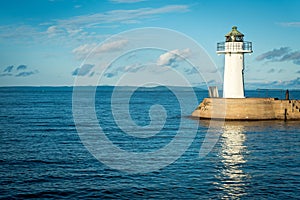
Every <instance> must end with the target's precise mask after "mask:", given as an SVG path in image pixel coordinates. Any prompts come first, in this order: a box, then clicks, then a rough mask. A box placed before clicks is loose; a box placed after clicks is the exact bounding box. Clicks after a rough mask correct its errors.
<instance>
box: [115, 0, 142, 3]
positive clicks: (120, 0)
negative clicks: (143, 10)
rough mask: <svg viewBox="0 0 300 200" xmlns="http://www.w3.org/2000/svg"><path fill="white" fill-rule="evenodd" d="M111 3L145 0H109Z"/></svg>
mask: <svg viewBox="0 0 300 200" xmlns="http://www.w3.org/2000/svg"><path fill="white" fill-rule="evenodd" d="M110 1H111V2H113V3H137V2H142V1H146V0H110Z"/></svg>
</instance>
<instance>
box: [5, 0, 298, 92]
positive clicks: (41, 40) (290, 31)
mask: <svg viewBox="0 0 300 200" xmlns="http://www.w3.org/2000/svg"><path fill="white" fill-rule="evenodd" d="M0 4H1V5H0V52H1V53H0V86H13V85H20V86H25V85H38V86H44V85H45V86H46V85H47V86H48V85H50V86H59V85H68V86H69V85H73V84H74V80H75V78H76V76H86V78H87V79H88V78H93V77H94V76H98V77H97V78H99V76H100V75H101V73H100V72H98V73H96V70H95V68H96V66H97V65H96V64H94V63H89V62H87V61H86V55H88V53H89V51H91V50H92V49H93V48H95V47H97V45H98V44H99V43H101V42H103V41H105V40H106V39H108V38H109V37H110V36H112V35H114V34H119V33H121V32H123V31H128V30H132V29H136V28H144V27H160V28H165V29H171V30H174V31H177V32H179V33H182V34H185V35H186V36H188V37H190V38H192V39H193V40H194V41H195V42H197V43H198V44H199V45H201V46H202V48H203V49H204V50H205V51H206V52H207V54H208V55H209V56H210V57H211V59H212V60H213V61H214V62H215V64H216V66H217V68H218V70H219V71H220V73H221V74H222V73H223V62H224V57H223V56H218V55H217V54H216V52H215V51H216V43H217V42H221V41H224V35H225V34H226V33H227V32H229V31H230V30H231V27H232V26H233V25H236V26H238V29H239V30H240V31H241V32H242V33H244V34H245V40H247V41H251V42H253V50H254V52H253V53H252V54H251V55H246V56H245V82H246V85H247V88H255V87H266V88H268V87H274V88H294V89H295V88H296V89H297V88H299V85H300V83H299V82H300V80H299V79H300V78H299V77H300V39H299V35H300V14H299V8H300V1H298V0H290V1H283V0H282V1H275V0H274V1H262V0H251V1H250V0H249V1H245V0H244V1H243V0H242V1H217V0H215V1H207V0H205V1H201V0H199V1H196V0H186V1H183V0H181V1H180V0H170V1H161V0H160V1H159V0H107V1H105V0H103V1H99V0H98V1H96V0H89V1H88V0H87V1H80V0H27V1H22V0H19V1H16V0H10V1H1V2H0ZM124 45H126V41H124V40H119V41H115V42H113V43H111V44H106V46H105V45H104V46H102V47H101V46H100V47H99V46H98V48H100V50H101V49H102V50H101V52H103V51H104V48H105V47H107V48H108V49H109V50H114V51H117V50H119V49H120V48H122V46H124ZM171 52H173V53H177V54H179V55H180V56H182V57H183V58H187V59H188V54H189V53H190V52H189V49H188V48H186V49H176V48H174V49H173V50H172V51H171ZM99 56H100V57H101V55H99ZM102 56H105V55H103V54H102ZM128 56H129V57H130V56H131V57H133V56H132V55H130V54H128ZM134 56H135V58H134V59H131V61H130V62H131V63H130V64H129V63H126V59H125V58H124V57H122V58H120V59H119V60H117V61H115V65H118V66H117V67H115V69H116V70H120V71H122V70H123V72H124V71H126V72H127V73H129V75H130V77H131V78H130V80H128V81H127V82H126V85H134V84H136V83H137V81H136V80H138V79H141V74H142V75H143V76H149V77H151V76H154V75H153V74H152V75H150V74H147V73H146V72H147V70H145V69H144V68H143V67H140V66H141V65H142V64H143V63H144V62H146V61H145V60H147V59H146V57H147V56H148V57H151V59H152V62H154V63H155V62H156V66H153V67H154V68H155V67H159V66H161V65H159V64H158V63H159V62H162V61H161V60H160V59H161V58H168V59H169V60H168V62H165V64H166V65H167V64H168V65H169V66H168V67H169V68H165V69H164V70H165V71H167V70H168V69H170V68H176V69H180V68H181V67H182V66H183V65H184V63H182V61H181V60H180V59H178V57H174V56H173V57H172V56H170V54H168V52H163V51H153V52H148V53H147V51H146V53H145V52H138V53H135V54H134ZM122 59H123V60H122ZM171 60H172V64H170V61H171ZM175 62H178V63H177V64H174V63H175ZM122 65H124V66H122ZM80 67H81V70H79V68H80ZM125 69H126V70H125ZM182 69H183V70H182V71H185V72H187V76H188V75H189V74H191V80H192V85H201V84H202V82H203V81H204V80H203V79H201V78H200V79H198V81H197V80H196V78H195V77H192V73H191V72H192V70H191V69H190V70H187V68H183V67H182ZM141 70H144V71H143V72H141V74H140V75H138V74H136V73H138V72H140V71H141ZM156 72H157V71H156ZM159 73H162V72H161V71H159ZM103 74H105V78H106V79H107V81H106V82H103V83H105V84H114V83H115V82H116V80H114V81H111V80H113V78H114V73H112V72H109V71H107V72H104V73H103ZM103 74H102V75H103ZM164 76H165V75H164ZM169 77H170V78H169V79H170V82H168V84H170V85H177V84H176V82H177V81H176V78H174V77H172V76H169ZM119 78H120V77H119ZM109 79H111V80H109ZM135 79H136V80H135ZM149 79H151V78H149ZM194 79H195V80H194Z"/></svg>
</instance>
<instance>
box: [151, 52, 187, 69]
mask: <svg viewBox="0 0 300 200" xmlns="http://www.w3.org/2000/svg"><path fill="white" fill-rule="evenodd" d="M189 55H190V49H188V48H187V49H183V50H179V49H175V50H172V51H169V52H167V53H164V54H162V55H160V56H159V58H158V59H157V61H156V63H157V65H159V66H165V65H167V66H173V65H174V64H175V63H176V62H177V61H180V60H183V59H186V58H187V57H188V56H189Z"/></svg>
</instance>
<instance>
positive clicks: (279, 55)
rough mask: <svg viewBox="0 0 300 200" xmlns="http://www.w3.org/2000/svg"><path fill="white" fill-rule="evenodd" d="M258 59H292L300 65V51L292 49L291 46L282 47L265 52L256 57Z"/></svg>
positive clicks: (280, 60)
mask: <svg viewBox="0 0 300 200" xmlns="http://www.w3.org/2000/svg"><path fill="white" fill-rule="evenodd" d="M256 60H257V61H271V62H284V61H292V62H293V63H294V64H296V65H300V51H292V50H291V49H290V48H289V47H281V48H279V49H273V50H271V51H268V52H266V53H263V54H261V55H259V56H258V57H256Z"/></svg>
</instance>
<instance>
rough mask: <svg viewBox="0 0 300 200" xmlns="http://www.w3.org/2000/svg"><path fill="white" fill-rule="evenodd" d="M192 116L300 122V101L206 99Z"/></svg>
mask: <svg viewBox="0 0 300 200" xmlns="http://www.w3.org/2000/svg"><path fill="white" fill-rule="evenodd" d="M192 116H193V117H199V118H200V119H225V120H300V100H279V99H275V98H205V99H204V100H203V101H202V102H201V104H200V105H199V106H198V107H197V108H196V110H195V111H194V112H193V113H192Z"/></svg>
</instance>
